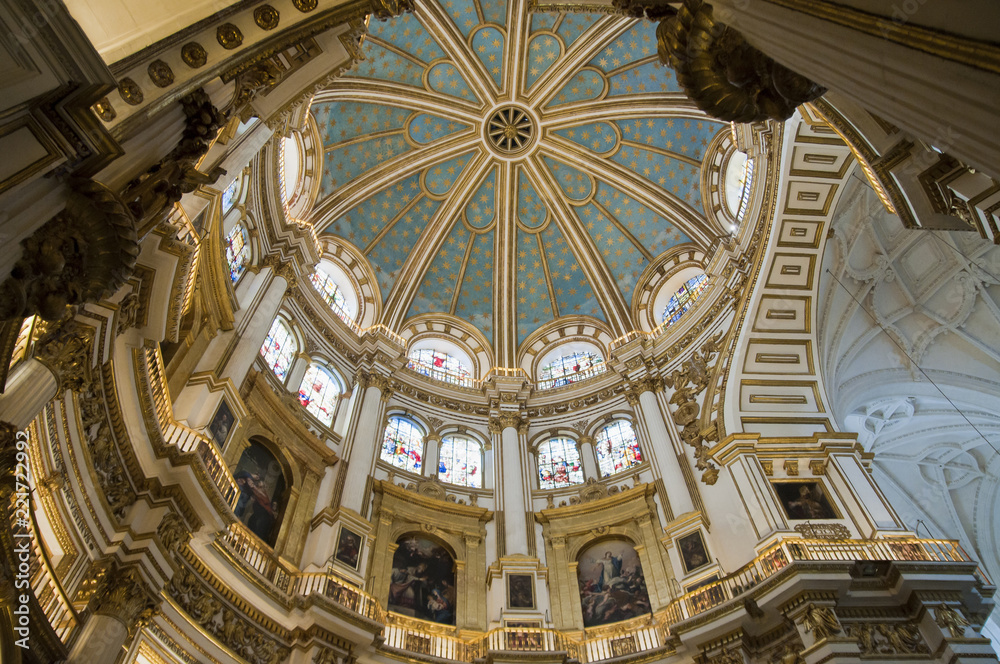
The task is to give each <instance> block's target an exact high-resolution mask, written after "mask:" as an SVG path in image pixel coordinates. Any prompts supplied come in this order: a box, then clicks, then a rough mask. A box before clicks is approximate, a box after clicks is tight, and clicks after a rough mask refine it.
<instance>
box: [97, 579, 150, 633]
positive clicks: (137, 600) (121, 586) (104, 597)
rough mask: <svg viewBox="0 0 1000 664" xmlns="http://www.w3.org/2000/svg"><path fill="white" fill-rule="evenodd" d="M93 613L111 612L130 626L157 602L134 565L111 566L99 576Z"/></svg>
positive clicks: (105, 613) (107, 614) (110, 614)
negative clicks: (125, 566)
mask: <svg viewBox="0 0 1000 664" xmlns="http://www.w3.org/2000/svg"><path fill="white" fill-rule="evenodd" d="M92 601H93V609H94V613H96V614H100V615H105V616H110V617H112V618H114V619H116V620H118V621H119V622H121V623H122V624H123V625H125V627H127V628H128V629H129V631H131V630H132V628H133V627H134V625H135V623H136V622H137V621H138V620H139V619H140V618H142V616H143V615H144V614H148V613H149V611H151V610H152V609H155V607H156V604H157V602H156V601H154V600H153V595H152V594H151V593H150V592H149V590H148V588H147V587H146V583H145V582H144V581H143V580H142V577H141V576H140V574H139V572H138V570H137V569H135V568H134V567H132V568H120V567H114V568H112V569H111V570H109V571H108V573H107V574H106V575H105V576H104V578H103V579H102V580H101V583H100V585H99V586H98V590H97V592H95V593H94V599H93V600H92Z"/></svg>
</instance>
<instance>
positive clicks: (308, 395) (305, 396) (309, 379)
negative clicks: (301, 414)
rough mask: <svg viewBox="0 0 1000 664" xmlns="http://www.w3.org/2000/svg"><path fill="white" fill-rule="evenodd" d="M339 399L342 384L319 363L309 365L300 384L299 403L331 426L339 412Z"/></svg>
mask: <svg viewBox="0 0 1000 664" xmlns="http://www.w3.org/2000/svg"><path fill="white" fill-rule="evenodd" d="M339 400H340V386H339V385H338V384H337V381H336V380H334V378H333V376H331V375H330V372H329V371H327V370H326V369H323V368H321V367H320V366H319V365H318V364H311V365H309V369H307V370H306V375H305V376H303V377H302V384H301V385H300V386H299V403H301V404H302V406H303V407H304V408H305V409H306V410H308V411H309V412H310V413H312V414H313V415H315V416H316V417H317V418H319V419H320V421H321V422H323V424H325V425H327V426H329V425H330V423H332V422H333V416H334V415H335V414H336V412H337V402H338V401H339Z"/></svg>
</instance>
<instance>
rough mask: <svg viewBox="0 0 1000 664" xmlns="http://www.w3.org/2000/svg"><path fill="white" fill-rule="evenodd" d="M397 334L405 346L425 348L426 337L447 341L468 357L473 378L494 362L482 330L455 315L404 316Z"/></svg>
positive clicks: (482, 374) (488, 368)
mask: <svg viewBox="0 0 1000 664" xmlns="http://www.w3.org/2000/svg"><path fill="white" fill-rule="evenodd" d="M399 334H400V336H402V337H403V339H405V340H406V346H407V348H422V347H425V346H427V347H429V345H430V344H425V342H426V341H427V340H428V339H432V340H433V339H445V340H447V342H448V343H450V344H451V345H452V347H453V348H458V349H461V351H462V352H463V353H464V354H465V356H466V357H467V358H468V360H469V361H470V364H469V365H468V366H469V371H470V373H471V374H472V376H473V378H481V377H483V376H485V375H486V373H487V372H488V371H489V370H490V368H491V367H492V366H493V365H494V363H493V349H492V346H491V345H490V343H489V341H488V340H487V339H486V337H485V336H484V335H483V333H482V332H481V331H480V330H479V329H477V328H476V327H475V326H474V325H472V324H470V323H469V322H468V321H466V320H463V319H461V318H458V317H457V316H451V315H449V314H444V313H440V314H438V313H434V314H420V315H418V316H414V317H412V318H407V319H406V322H405V323H404V326H403V328H402V329H401V330H400V331H399ZM433 343H435V342H433V341H432V342H431V344H433Z"/></svg>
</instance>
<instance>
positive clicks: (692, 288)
mask: <svg viewBox="0 0 1000 664" xmlns="http://www.w3.org/2000/svg"><path fill="white" fill-rule="evenodd" d="M706 288H708V276H707V275H704V274H699V275H697V276H694V277H691V278H690V279H688V280H687V281H686V282H684V284H683V285H682V286H681V287H680V288H678V289H677V292H676V293H674V294H673V295H672V296H671V297H670V300H669V301H668V302H667V306H666V307H664V308H663V316H662V317H661V318H660V323H661V324H663V325H666V326H670V325H673V324H674V323H676V322H677V321H679V320H680V319H681V316H683V315H684V314H685V313H687V310H688V309H690V308H691V307H693V306H694V303H695V302H696V301H697V300H698V298H699V297H701V294H702V293H703V292H705V289H706Z"/></svg>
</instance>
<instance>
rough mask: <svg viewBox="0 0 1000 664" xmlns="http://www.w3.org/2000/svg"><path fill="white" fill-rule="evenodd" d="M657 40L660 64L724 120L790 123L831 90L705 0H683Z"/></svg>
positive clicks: (702, 105) (699, 103) (701, 104)
mask: <svg viewBox="0 0 1000 664" xmlns="http://www.w3.org/2000/svg"><path fill="white" fill-rule="evenodd" d="M656 36H657V42H658V45H657V48H658V51H659V54H660V60H661V61H662V62H664V63H665V64H668V65H670V67H671V68H672V69H673V70H674V72H675V73H676V75H677V82H678V83H679V84H680V86H681V87H682V88H683V89H684V91H685V92H686V93H687V95H688V96H689V97H691V99H692V100H693V101H694V103H695V104H696V105H697V106H698V108H700V109H701V110H703V111H705V112H706V113H708V114H709V115H711V116H713V117H715V118H718V119H720V120H725V121H727V122H759V121H762V120H767V119H773V120H787V119H788V118H789V117H791V115H792V113H794V112H795V109H796V107H798V106H799V105H801V104H804V103H805V102H808V101H812V100H814V99H816V98H817V97H819V96H821V95H822V94H823V93H824V92H826V89H825V88H823V87H822V86H819V85H817V84H815V83H813V82H812V81H810V80H809V79H807V78H805V77H804V76H801V75H799V74H796V73H795V72H793V71H792V70H790V69H788V68H787V67H785V66H783V65H780V64H778V63H777V62H775V61H774V60H772V59H771V58H769V57H768V56H766V55H764V54H763V53H761V52H760V51H758V50H757V49H756V48H754V47H753V46H751V45H750V44H749V43H748V42H747V41H746V39H744V38H743V35H741V34H740V33H739V32H737V31H736V30H734V29H733V28H731V27H728V26H726V25H723V24H722V23H718V22H717V21H716V20H715V18H714V16H713V14H712V6H711V5H710V4H708V3H706V2H704V1H703V0H684V4H682V5H681V6H680V8H679V9H678V10H677V14H676V15H675V16H673V17H671V18H667V19H666V20H664V21H662V22H661V23H660V25H659V27H658V28H657V30H656Z"/></svg>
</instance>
